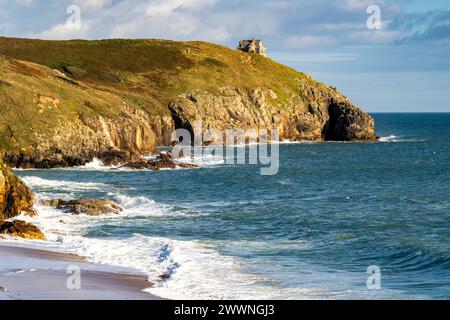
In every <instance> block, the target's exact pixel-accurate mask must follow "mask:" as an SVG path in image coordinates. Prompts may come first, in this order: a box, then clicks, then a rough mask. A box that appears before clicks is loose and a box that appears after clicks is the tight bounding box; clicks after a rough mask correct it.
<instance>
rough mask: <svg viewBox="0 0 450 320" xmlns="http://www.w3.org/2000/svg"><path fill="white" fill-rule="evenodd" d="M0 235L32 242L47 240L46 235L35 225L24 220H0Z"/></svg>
mask: <svg viewBox="0 0 450 320" xmlns="http://www.w3.org/2000/svg"><path fill="white" fill-rule="evenodd" d="M0 235H9V236H13V237H19V238H24V239H32V240H46V238H45V235H44V234H43V233H42V232H41V230H39V229H38V228H37V227H36V226H35V225H33V224H31V223H27V222H25V221H22V220H14V221H2V220H0Z"/></svg>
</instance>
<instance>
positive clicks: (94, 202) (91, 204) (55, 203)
mask: <svg viewBox="0 0 450 320" xmlns="http://www.w3.org/2000/svg"><path fill="white" fill-rule="evenodd" d="M40 204H41V205H44V206H49V207H55V208H57V209H59V210H63V211H65V212H67V213H73V214H75V215H79V214H83V213H84V214H87V215H89V216H100V215H112V214H119V213H121V212H122V211H123V208H122V207H121V206H119V205H118V204H117V203H116V202H114V201H112V200H103V199H79V200H63V199H51V200H41V201H40Z"/></svg>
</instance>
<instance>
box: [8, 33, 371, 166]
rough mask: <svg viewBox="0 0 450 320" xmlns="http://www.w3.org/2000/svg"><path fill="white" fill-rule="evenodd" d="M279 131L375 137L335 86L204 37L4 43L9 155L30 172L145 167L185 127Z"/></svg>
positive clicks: (286, 135) (318, 137)
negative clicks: (97, 162) (96, 163)
mask: <svg viewBox="0 0 450 320" xmlns="http://www.w3.org/2000/svg"><path fill="white" fill-rule="evenodd" d="M197 120H202V122H203V127H204V129H205V130H206V129H217V130H224V129H230V128H240V129H256V130H258V129H269V128H274V127H275V128H278V129H279V131H280V136H281V139H289V140H293V141H295V140H307V141H324V140H345V141H373V140H375V139H376V133H375V125H374V121H373V119H372V118H371V117H370V116H369V115H368V114H367V113H365V112H363V111H362V110H361V109H359V108H358V107H356V106H355V105H353V104H352V103H351V101H350V100H349V99H348V98H346V97H344V96H343V95H341V94H340V93H339V92H337V91H336V90H335V89H334V88H331V87H328V86H326V85H325V84H322V83H319V82H317V81H315V80H314V79H312V78H311V77H309V76H308V75H306V74H303V73H300V72H297V71H295V70H293V69H290V68H288V67H285V66H283V65H280V64H278V63H276V62H275V61H273V60H271V59H268V58H265V57H262V56H260V55H253V54H247V53H243V52H239V51H235V50H231V49H228V48H226V47H222V46H218V45H214V44H210V43H203V42H174V41H162V40H105V41H80V40H77V41H40V40H27V39H11V38H0V148H1V149H4V150H6V154H5V159H6V161H7V162H9V163H10V164H13V165H16V166H19V167H42V168H47V167H57V166H73V165H82V164H84V163H86V162H88V161H91V160H92V158H93V157H97V158H100V159H102V160H104V161H106V162H107V163H119V162H123V161H133V160H134V159H137V158H139V157H140V156H141V155H143V154H144V155H147V154H150V153H152V152H153V151H154V150H155V146H157V145H169V144H170V143H171V141H170V135H171V133H172V131H173V130H174V129H178V128H185V129H188V130H192V127H193V123H194V122H195V121H197Z"/></svg>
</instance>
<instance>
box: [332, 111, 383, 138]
mask: <svg viewBox="0 0 450 320" xmlns="http://www.w3.org/2000/svg"><path fill="white" fill-rule="evenodd" d="M329 114H330V121H329V125H328V129H327V130H326V132H325V139H326V140H337V141H373V140H375V139H376V132H375V122H374V120H373V118H372V117H370V116H369V115H368V114H367V113H365V112H363V111H362V110H360V109H358V108H354V107H353V106H352V105H350V104H345V103H332V104H331V105H330V107H329Z"/></svg>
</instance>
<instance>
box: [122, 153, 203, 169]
mask: <svg viewBox="0 0 450 320" xmlns="http://www.w3.org/2000/svg"><path fill="white" fill-rule="evenodd" d="M177 167H179V168H183V169H195V168H198V165H196V164H193V163H183V162H177V163H175V162H174V161H173V159H172V155H171V153H169V152H168V153H161V154H159V155H157V156H156V158H155V159H152V160H145V159H140V160H139V161H134V162H126V163H124V164H122V165H120V166H119V167H118V169H120V168H127V169H134V170H161V169H175V168H177Z"/></svg>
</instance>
